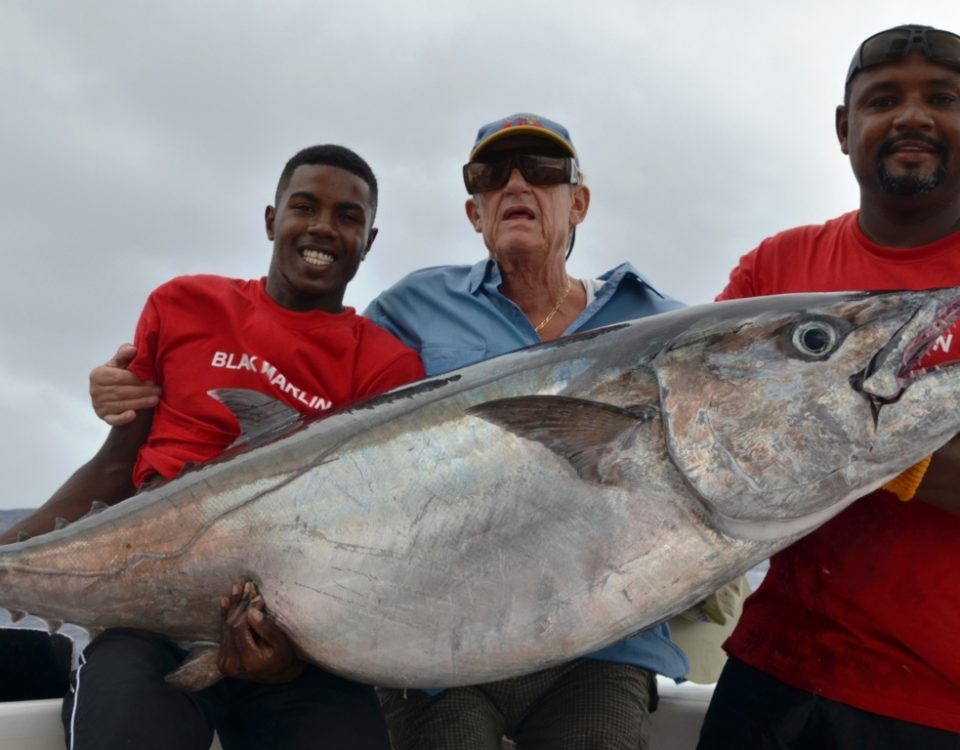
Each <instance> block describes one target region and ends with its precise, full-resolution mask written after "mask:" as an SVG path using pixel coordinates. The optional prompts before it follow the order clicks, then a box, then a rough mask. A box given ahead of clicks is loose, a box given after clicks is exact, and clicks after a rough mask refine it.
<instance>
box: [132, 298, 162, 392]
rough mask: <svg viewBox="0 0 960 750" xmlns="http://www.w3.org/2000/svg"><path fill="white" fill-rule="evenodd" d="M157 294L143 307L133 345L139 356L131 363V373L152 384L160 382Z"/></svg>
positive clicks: (148, 299)
mask: <svg viewBox="0 0 960 750" xmlns="http://www.w3.org/2000/svg"><path fill="white" fill-rule="evenodd" d="M156 295H157V292H156V291H154V292H153V293H152V294H151V295H150V296H149V297H148V298H147V302H146V304H145V305H144V306H143V312H141V313H140V320H138V321H137V330H136V333H135V334H134V336H133V345H134V346H135V347H137V356H136V357H134V359H133V362H131V363H130V367H129V369H130V372H132V373H133V374H134V375H136V376H137V377H138V378H140V380H144V381H149V382H151V383H159V382H160V373H159V372H158V371H157V347H158V341H159V338H160V311H159V310H158V308H157V300H156Z"/></svg>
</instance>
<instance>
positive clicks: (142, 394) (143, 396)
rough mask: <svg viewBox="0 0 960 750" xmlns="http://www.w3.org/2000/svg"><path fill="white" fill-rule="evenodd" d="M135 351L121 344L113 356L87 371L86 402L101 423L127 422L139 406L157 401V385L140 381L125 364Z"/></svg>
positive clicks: (148, 406) (112, 424) (128, 345)
mask: <svg viewBox="0 0 960 750" xmlns="http://www.w3.org/2000/svg"><path fill="white" fill-rule="evenodd" d="M136 354H137V349H136V347H135V346H133V345H132V344H121V345H120V348H119V349H117V353H116V354H114V355H113V357H112V358H111V359H110V360H108V361H107V362H105V363H104V364H102V365H100V366H99V367H94V368H93V370H91V371H90V401H91V402H92V403H93V410H94V411H95V412H96V413H97V416H98V417H100V419H102V420H103V421H104V422H106V423H107V424H109V425H111V426H113V427H120V426H121V425H125V424H129V423H130V422H132V421H133V420H134V417H136V413H137V412H138V411H140V410H141V409H152V408H153V407H154V406H156V405H157V402H158V401H159V400H160V398H159V397H160V386H158V385H157V384H156V383H144V382H143V381H142V380H140V379H138V378H137V376H136V375H134V374H133V373H132V372H130V371H129V370H128V369H127V367H128V366H129V365H130V363H131V362H132V361H133V358H134V357H135V356H136Z"/></svg>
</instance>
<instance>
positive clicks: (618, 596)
mask: <svg viewBox="0 0 960 750" xmlns="http://www.w3.org/2000/svg"><path fill="white" fill-rule="evenodd" d="M958 310H960V292H958V291H957V290H940V291H936V292H904V293H884V294H863V293H854V294H846V295H843V294H839V295H838V294H831V295H795V296H784V297H770V298H763V299H756V300H740V301H735V302H728V303H720V304H713V305H706V306H701V307H698V308H690V309H687V310H682V311H677V312H673V313H667V314H664V315H659V316H655V317H651V318H645V319H643V320H639V321H633V322H630V323H627V324H622V325H618V326H611V327H609V328H606V329H600V330H598V331H591V332H588V333H585V334H582V335H579V336H575V337H571V338H569V339H562V340H559V341H556V342H552V343H549V344H544V345H540V346H537V347H531V348H530V349H526V350H522V351H519V352H515V353H512V354H509V355H504V356H502V357H498V358H495V359H493V360H489V361H487V362H484V363H480V364H477V365H474V366H472V367H469V368H465V369H463V370H460V371H457V372H454V373H450V374H447V375H444V376H440V377H438V378H433V379H429V380H426V381H422V382H421V383H418V384H414V385H412V386H410V387H407V388H403V389H398V390H397V391H394V392H392V393H390V394H387V395H385V396H383V397H380V398H378V399H374V400H372V401H370V402H367V403H364V404H360V405H357V406H355V407H353V408H351V409H348V410H345V411H343V412H341V413H338V414H334V415H332V416H330V417H327V418H326V419H322V420H314V421H297V422H296V423H293V424H291V425H289V426H288V427H287V428H285V429H278V428H276V426H271V427H270V428H269V429H265V428H261V427H260V426H258V423H257V421H256V419H255V414H254V415H253V417H251V416H250V415H247V416H244V417H242V418H241V423H242V425H243V426H244V437H243V440H245V441H246V444H245V445H241V446H239V447H237V448H236V449H232V450H230V451H228V452H227V453H226V454H225V455H224V456H223V457H222V458H221V459H218V460H216V461H213V462H211V463H209V464H206V465H204V466H201V467H196V468H192V469H190V470H188V471H186V472H185V473H184V474H183V475H181V476H180V477H178V478H177V479H175V480H172V481H170V482H167V483H164V484H161V485H159V486H157V487H154V488H151V489H148V490H146V491H144V492H142V493H140V494H139V495H137V496H135V497H133V498H131V499H129V500H127V501H124V502H123V503H120V504H119V505H117V506H114V507H112V508H109V509H107V510H104V511H102V512H100V513H98V514H96V515H92V516H90V517H87V518H84V519H82V520H80V521H77V522H75V523H74V524H71V525H70V526H68V527H66V528H64V529H60V530H58V531H54V532H51V533H49V534H45V535H42V536H39V537H36V538H34V539H30V540H27V541H24V542H20V543H17V544H14V545H8V546H7V547H4V548H0V605H2V606H5V607H9V608H10V609H14V610H21V611H27V612H30V613H31V614H35V615H38V616H41V617H45V618H49V619H51V620H54V619H55V620H64V621H67V622H71V623H75V624H78V625H80V626H83V627H87V628H92V629H97V628H103V627H112V626H128V627H140V628H146V629H150V630H154V631H157V632H161V633H164V634H166V635H168V636H169V637H171V638H173V639H175V640H184V641H210V642H216V641H217V639H218V636H219V627H220V625H219V622H220V610H219V601H220V597H221V596H223V595H224V594H225V593H226V592H228V591H229V588H230V586H231V584H232V582H233V581H234V580H236V579H237V578H239V577H250V578H252V579H254V580H255V581H256V582H257V584H258V587H259V589H260V591H261V593H262V594H263V596H264V599H265V601H266V603H267V606H268V609H269V611H270V613H271V614H272V616H273V617H275V618H276V621H277V622H278V623H279V624H280V626H281V627H282V628H283V629H284V631H285V632H286V633H287V634H288V635H289V636H290V638H291V639H292V641H293V642H294V644H295V645H296V647H297V649H298V651H299V652H300V653H301V654H302V655H303V656H304V657H305V658H307V659H309V660H310V661H313V662H315V663H317V664H320V665H322V666H324V667H326V668H328V669H331V670H332V671H335V672H338V673H340V674H343V675H344V676H347V677H350V678H353V679H357V680H362V681H365V682H370V683H375V684H378V685H383V686H413V687H433V686H454V685H461V684H476V683H481V682H486V681H490V680H496V679H501V678H504V677H508V676H511V675H515V674H519V673H523V672H529V671H533V670H537V669H541V668H545V667H547V666H550V665H552V664H556V663H558V662H561V661H564V660H568V659H570V658H573V657H575V656H578V655H581V654H584V653H587V652H590V651H592V650H595V649H597V648H600V647H602V646H605V645H607V644H609V643H612V642H615V641H617V640H619V639H622V638H623V637H625V636H627V635H630V634H632V633H634V632H637V631H640V630H642V629H644V628H646V627H650V626H652V625H653V624H655V623H657V622H660V621H662V620H664V619H665V618H667V617H670V616H671V615H673V614H676V613H677V612H680V611H682V610H684V609H685V608H687V607H689V606H690V605H692V604H694V603H695V602H696V601H698V600H700V599H702V598H703V597H704V596H705V595H707V594H708V593H710V592H711V591H712V590H714V589H715V588H717V587H718V586H720V585H722V584H723V583H725V582H726V581H728V580H730V579H732V578H733V577H735V576H736V575H738V574H740V573H741V572H743V571H745V570H746V569H748V568H749V567H751V566H752V565H754V564H756V563H757V562H758V561H760V560H762V559H765V558H766V557H769V556H770V555H771V554H772V553H773V552H775V551H776V550H777V549H780V548H782V547H783V546H785V545H787V544H789V543H790V542H791V541H793V540H795V539H797V538H799V537H800V536H802V535H803V534H805V533H808V532H809V531H811V530H813V529H814V528H816V527H817V526H818V525H819V524H820V523H823V522H824V521H826V520H827V519H828V518H830V517H831V516H832V515H833V514H835V513H837V512H839V511H840V510H842V509H843V508H844V507H845V506H846V505H847V504H849V502H851V501H853V500H854V499H855V498H856V497H858V496H860V495H862V494H864V493H866V492H868V491H870V490H872V489H874V488H876V487H878V486H880V485H881V484H883V483H884V482H885V481H887V480H888V479H889V478H891V477H892V476H895V475H896V474H897V473H899V472H900V471H902V470H903V469H905V468H907V467H908V466H910V465H911V464H912V463H913V462H915V461H916V460H918V459H920V458H922V457H923V456H924V455H927V454H929V453H930V452H931V451H933V450H935V449H936V448H937V447H939V446H940V445H942V444H943V443H945V442H946V441H947V440H949V439H950V438H951V437H952V436H953V435H954V434H955V433H956V432H957V430H958V428H960V409H958V407H957V406H956V405H955V404H957V403H960V399H957V395H958V393H960V373H958V371H957V370H956V369H955V368H954V367H953V366H952V365H953V363H954V359H952V358H950V357H946V358H944V359H943V361H940V362H939V364H938V365H937V367H936V368H929V369H924V368H923V367H920V366H919V365H917V364H916V363H917V362H918V361H919V360H920V359H921V358H922V357H923V355H924V354H925V353H926V352H928V351H929V350H930V348H931V347H932V346H934V345H935V342H936V340H937V336H935V335H934V334H935V333H936V334H937V335H939V334H942V332H943V330H945V329H946V328H949V327H950V326H951V325H953V324H954V323H955V321H956V317H957V314H958ZM221 397H222V398H223V399H224V401H225V403H227V404H228V405H230V404H231V403H234V402H235V400H236V399H239V398H240V395H239V394H229V393H228V394H221ZM93 500H96V498H91V501H93Z"/></svg>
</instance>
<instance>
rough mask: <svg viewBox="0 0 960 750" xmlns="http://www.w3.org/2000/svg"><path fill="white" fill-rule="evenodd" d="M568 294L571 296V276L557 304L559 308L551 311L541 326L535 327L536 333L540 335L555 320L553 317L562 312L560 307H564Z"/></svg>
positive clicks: (541, 322)
mask: <svg viewBox="0 0 960 750" xmlns="http://www.w3.org/2000/svg"><path fill="white" fill-rule="evenodd" d="M568 294H570V277H569V276H567V286H566V287H565V288H564V290H563V295H562V296H561V297H560V301H559V302H557V306H556V307H554V308H553V309H552V310H551V311H550V313H549V314H548V315H547V317H545V318H544V319H543V320H541V321H540V324H539V325H535V326H534V327H533V330H534V331H536V332H537V333H540V331H541V330H543V327H544V326H545V325H546V324H547V323H549V322H550V321H551V320H553V316H554V315H556V314H557V313H558V312H559V311H560V305H562V304H563V303H564V301H565V300H566V299H567V295H568Z"/></svg>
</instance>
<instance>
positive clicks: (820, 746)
mask: <svg viewBox="0 0 960 750" xmlns="http://www.w3.org/2000/svg"><path fill="white" fill-rule="evenodd" d="M697 750H960V734H954V733H953V732H946V731H944V730H941V729H934V728H932V727H927V726H923V725H921V724H912V723H910V722H907V721H900V720H899V719H892V718H890V717H889V716H880V715H879V714H873V713H870V712H868V711H862V710H860V709H859V708H854V707H853V706H848V705H846V704H843V703H837V702H836V701H832V700H828V699H826V698H823V697H821V696H818V695H814V694H812V693H808V692H806V691H804V690H797V689H796V688H792V687H790V686H789V685H784V684H783V683H782V682H780V681H779V680H775V679H773V678H772V677H769V676H767V675H765V674H764V673H763V672H760V671H758V670H756V669H753V668H752V667H749V666H747V665H746V664H744V663H743V662H741V661H738V660H736V659H734V658H732V657H731V658H730V659H728V660H727V663H726V666H725V667H724V669H723V673H722V674H721V675H720V681H719V682H718V683H717V688H716V690H715V691H714V694H713V699H712V700H711V701H710V707H709V708H708V709H707V715H706V718H705V719H704V722H703V728H702V729H701V730H700V742H699V744H698V745H697Z"/></svg>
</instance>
